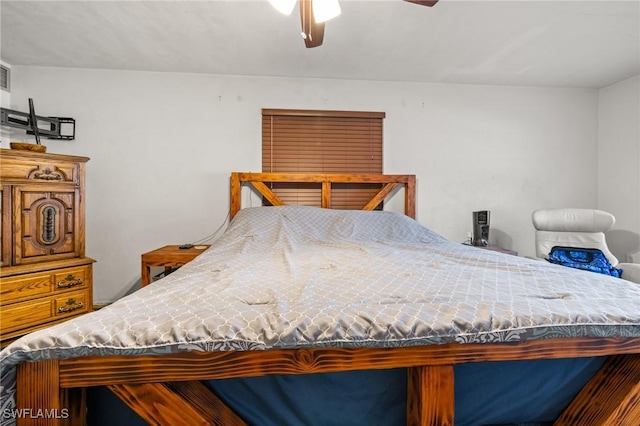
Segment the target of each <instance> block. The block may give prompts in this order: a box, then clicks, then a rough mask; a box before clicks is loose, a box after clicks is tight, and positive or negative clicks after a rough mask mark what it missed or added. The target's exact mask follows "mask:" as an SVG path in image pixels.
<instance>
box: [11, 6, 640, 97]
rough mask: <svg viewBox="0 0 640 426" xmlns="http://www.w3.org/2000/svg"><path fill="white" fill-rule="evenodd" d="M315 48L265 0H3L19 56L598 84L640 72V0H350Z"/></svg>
mask: <svg viewBox="0 0 640 426" xmlns="http://www.w3.org/2000/svg"><path fill="white" fill-rule="evenodd" d="M340 4H341V6H342V15H341V16H339V17H338V18H336V19H334V20H332V21H330V22H328V23H327V24H326V28H325V39H324V45H323V46H321V47H318V48H314V49H306V48H305V47H304V43H303V40H302V38H301V36H300V18H299V12H298V10H297V8H296V10H294V13H293V14H292V15H291V16H284V15H281V14H279V13H278V12H276V11H275V9H273V8H272V7H271V6H270V5H269V4H268V2H267V1H266V0H252V1H242V0H226V1H223V0H209V1H188V0H187V1H185V0H183V1H132V0H129V1H113V0H111V1H95V0H94V1H82V0H80V1H78V0H76V1H57V0H54V1H51V0H50V1H31V0H20V1H11V0H2V1H1V2H0V14H1V15H2V16H1V25H2V28H1V40H0V47H1V51H0V57H1V59H2V60H3V61H4V62H5V63H8V64H9V65H12V66H13V65H36V66H56V67H80V68H106V69H126V70H146V71H170V72H193V73H211V74H237V75H261V76H287V77H319V78H339V79H357V80H390V81H425V82H443V83H462V84H490V85H521V86H561V87H592V88H599V87H604V86H607V85H609V84H612V83H615V82H617V81H620V80H623V79H625V78H628V77H631V76H634V75H637V74H639V73H640V0H626V1H609V0H605V1H588V0H587V1H585V0H582V1H575V0H574V1H523V0H510V1H480V0H474V1H460V0H440V2H439V3H438V4H437V5H436V6H435V7H433V8H428V7H424V6H418V5H415V4H411V3H407V2H404V1H401V0H341V1H340Z"/></svg>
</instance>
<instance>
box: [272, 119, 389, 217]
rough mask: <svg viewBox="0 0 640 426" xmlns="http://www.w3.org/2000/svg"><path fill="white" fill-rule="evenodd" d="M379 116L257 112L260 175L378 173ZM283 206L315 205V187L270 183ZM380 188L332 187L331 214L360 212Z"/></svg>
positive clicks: (318, 191) (317, 197) (317, 188)
mask: <svg viewBox="0 0 640 426" xmlns="http://www.w3.org/2000/svg"><path fill="white" fill-rule="evenodd" d="M384 117H385V113H384V112H361V111H318V110H283V109H263V110H262V171H263V172H265V173H269V172H273V173H378V174H380V173H382V120H383V119H384ZM271 188H272V190H273V191H274V192H275V193H276V194H277V195H278V197H279V198H281V199H282V201H284V203H285V204H303V205H310V206H318V207H319V206H320V205H321V195H320V194H321V187H320V185H319V184H282V183H279V184H275V183H272V184H271ZM379 188H380V185H378V184H372V185H371V186H369V187H364V188H363V187H362V185H361V186H360V187H358V188H355V189H354V187H353V185H349V184H340V185H338V184H336V185H334V186H333V187H332V189H333V190H332V195H331V207H332V208H333V209H360V208H362V207H363V206H364V205H365V204H366V203H367V201H369V199H370V198H371V197H372V196H373V195H374V194H375V193H376V192H377V191H378V190H379Z"/></svg>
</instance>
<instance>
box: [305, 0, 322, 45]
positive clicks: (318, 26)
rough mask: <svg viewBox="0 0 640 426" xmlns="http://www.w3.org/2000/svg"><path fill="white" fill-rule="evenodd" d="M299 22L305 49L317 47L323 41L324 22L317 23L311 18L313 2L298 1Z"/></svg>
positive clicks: (309, 0)
mask: <svg viewBox="0 0 640 426" xmlns="http://www.w3.org/2000/svg"><path fill="white" fill-rule="evenodd" d="M300 22H301V23H302V37H303V38H304V45H305V46H307V47H318V46H321V45H322V41H323V39H324V22H322V23H319V22H316V20H315V19H314V17H313V0H300Z"/></svg>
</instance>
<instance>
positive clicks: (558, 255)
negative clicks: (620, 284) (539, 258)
mask: <svg viewBox="0 0 640 426" xmlns="http://www.w3.org/2000/svg"><path fill="white" fill-rule="evenodd" d="M547 260H548V261H549V262H551V263H556V264H558V265H562V266H568V267H570V268H576V269H584V270H586V271H591V272H597V273H599V274H604V275H610V276H612V277H617V278H620V277H621V276H622V269H617V268H614V267H613V266H611V263H609V260H608V259H607V257H606V256H605V255H604V253H602V250H599V249H592V248H581V247H560V246H554V247H553V248H552V249H551V251H550V252H549V258H548V259H547Z"/></svg>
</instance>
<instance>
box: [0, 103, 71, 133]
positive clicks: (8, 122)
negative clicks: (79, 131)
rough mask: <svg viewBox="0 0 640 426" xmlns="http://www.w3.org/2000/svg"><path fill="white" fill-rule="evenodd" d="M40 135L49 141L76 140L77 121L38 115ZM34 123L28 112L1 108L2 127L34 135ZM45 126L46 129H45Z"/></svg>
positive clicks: (0, 121)
mask: <svg viewBox="0 0 640 426" xmlns="http://www.w3.org/2000/svg"><path fill="white" fill-rule="evenodd" d="M35 117H36V120H35V121H36V122H37V123H36V127H37V129H38V134H39V135H40V136H42V137H45V138H47V139H63V140H74V139H75V137H76V120H74V119H73V118H70V117H42V116H39V115H36V116H35ZM33 124H34V123H33V121H32V118H31V115H30V114H29V113H27V112H21V111H16V110H13V109H9V108H0V125H2V126H7V127H13V128H16V129H22V130H26V132H27V134H29V135H33V134H34V131H33V128H34V126H33ZM43 126H44V127H43Z"/></svg>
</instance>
